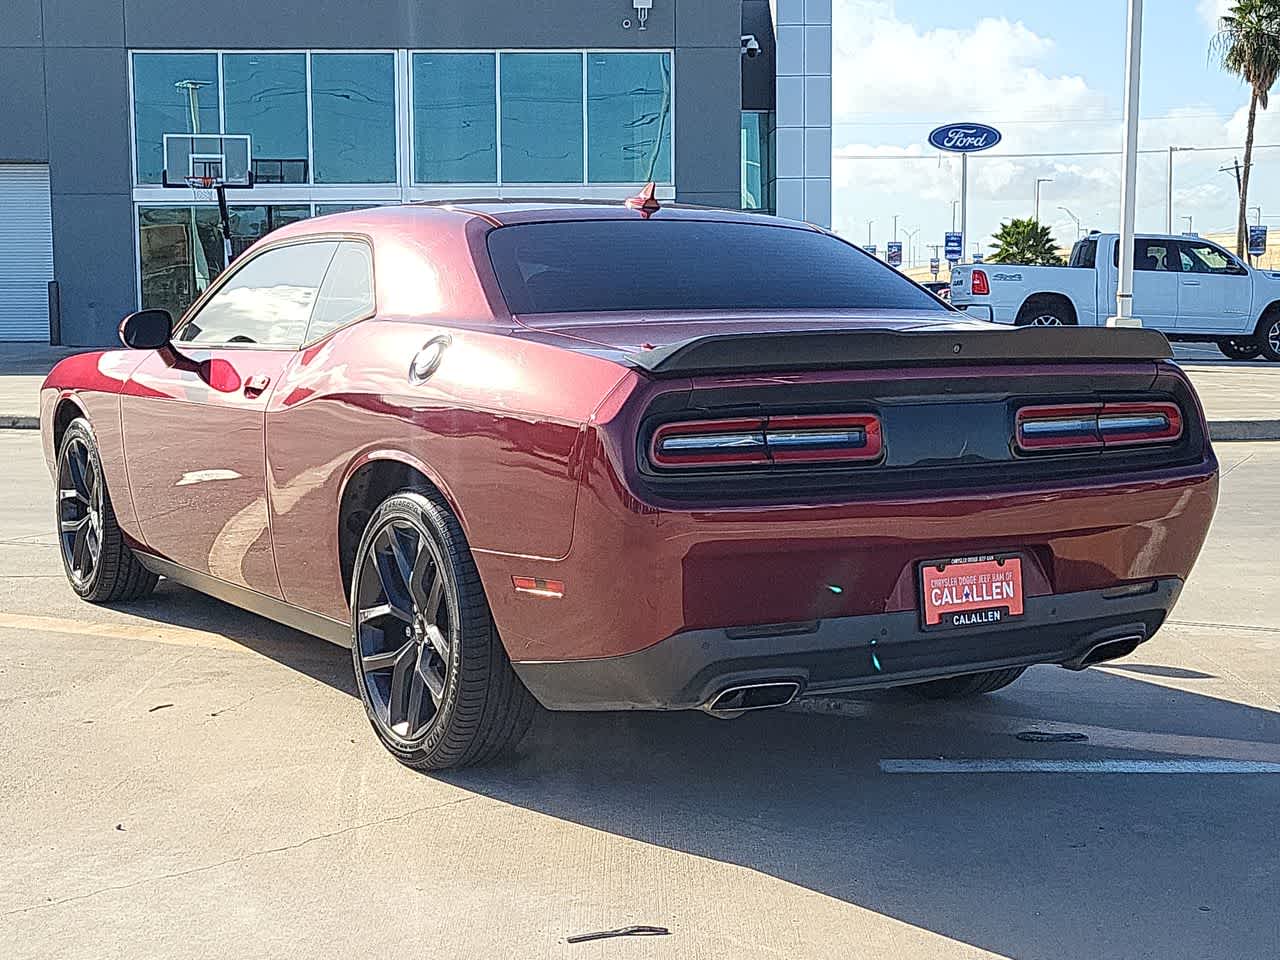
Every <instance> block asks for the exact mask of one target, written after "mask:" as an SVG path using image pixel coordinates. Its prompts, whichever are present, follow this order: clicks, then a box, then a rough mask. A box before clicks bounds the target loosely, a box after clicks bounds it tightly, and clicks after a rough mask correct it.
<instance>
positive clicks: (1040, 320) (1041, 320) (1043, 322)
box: [1031, 313, 1062, 327]
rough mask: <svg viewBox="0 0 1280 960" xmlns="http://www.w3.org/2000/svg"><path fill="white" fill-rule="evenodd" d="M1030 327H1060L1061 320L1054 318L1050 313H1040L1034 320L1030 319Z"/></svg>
mask: <svg viewBox="0 0 1280 960" xmlns="http://www.w3.org/2000/svg"><path fill="white" fill-rule="evenodd" d="M1031 326H1033V327H1060V326H1062V320H1061V319H1059V318H1058V317H1055V316H1054V315H1053V314H1051V313H1042V314H1041V315H1040V316H1038V317H1035V318H1033V319H1032V321H1031Z"/></svg>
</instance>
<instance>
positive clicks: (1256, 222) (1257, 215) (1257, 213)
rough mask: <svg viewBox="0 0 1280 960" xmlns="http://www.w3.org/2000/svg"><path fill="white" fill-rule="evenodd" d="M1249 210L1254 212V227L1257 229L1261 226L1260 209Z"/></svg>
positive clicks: (1252, 208) (1251, 208)
mask: <svg viewBox="0 0 1280 960" xmlns="http://www.w3.org/2000/svg"><path fill="white" fill-rule="evenodd" d="M1249 209H1250V210H1252V211H1253V212H1254V225H1255V226H1259V227H1260V226H1262V208H1261V207H1250V208H1249Z"/></svg>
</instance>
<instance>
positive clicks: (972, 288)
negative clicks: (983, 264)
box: [969, 270, 991, 297]
mask: <svg viewBox="0 0 1280 960" xmlns="http://www.w3.org/2000/svg"><path fill="white" fill-rule="evenodd" d="M969 292H970V293H972V294H973V295H974V296H975V297H985V296H989V295H990V293H991V284H990V283H988V282H987V271H985V270H974V271H973V272H972V273H971V274H969Z"/></svg>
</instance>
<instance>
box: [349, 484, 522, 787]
mask: <svg viewBox="0 0 1280 960" xmlns="http://www.w3.org/2000/svg"><path fill="white" fill-rule="evenodd" d="M351 633H352V643H351V658H352V663H353V666H354V668H355V673H356V686H357V687H358V688H359V690H360V699H361V701H362V702H363V703H364V708H365V713H366V714H367V715H368V717H369V722H370V724H372V726H373V730H374V733H375V734H377V736H378V739H379V740H381V741H382V743H383V746H385V747H386V748H387V750H389V751H390V752H391V754H392V756H394V757H395V758H396V759H397V760H399V761H400V762H401V763H403V764H405V765H406V766H409V767H413V768H414V769H416V770H447V769H452V768H457V767H466V766H471V765H473V764H478V763H484V762H486V761H488V760H492V759H493V758H495V757H497V756H498V755H499V754H501V753H503V752H505V751H507V750H509V749H511V748H513V747H515V746H516V744H518V743H519V741H520V739H521V738H522V737H523V736H524V734H525V732H526V731H527V730H528V728H529V723H530V721H531V720H532V717H533V712H534V706H535V702H534V699H533V697H532V695H531V694H530V693H529V691H528V690H526V689H525V687H524V684H522V683H521V682H520V679H519V677H517V676H516V674H515V671H514V670H513V669H512V668H511V661H510V660H509V659H508V658H507V652H506V650H505V649H504V648H503V646H502V641H501V639H500V638H499V637H498V631H497V629H496V628H495V626H494V623H493V616H492V614H491V613H490V611H489V603H488V601H487V600H486V599H485V594H484V588H483V586H482V585H481V583H480V575H479V573H477V572H476V566H475V561H474V560H473V559H472V556H471V551H470V550H469V549H468V548H467V543H466V539H465V537H464V536H463V533H462V528H461V527H460V526H459V524H458V521H457V518H456V517H454V515H453V513H452V511H450V510H449V508H448V506H447V505H446V504H445V503H444V502H443V501H442V500H441V499H440V498H439V497H438V496H433V495H429V494H422V493H418V492H414V491H408V490H406V491H401V492H400V493H397V494H393V495H392V496H391V497H388V498H387V499H386V500H385V501H383V503H382V505H381V506H380V507H378V509H377V510H375V511H374V513H373V516H372V517H370V519H369V523H368V525H367V526H366V528H365V532H364V536H363V537H361V540H360V545H359V547H358V548H357V550H356V558H355V567H354V569H353V572H352V576H351Z"/></svg>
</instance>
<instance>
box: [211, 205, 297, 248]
mask: <svg viewBox="0 0 1280 960" xmlns="http://www.w3.org/2000/svg"><path fill="white" fill-rule="evenodd" d="M230 214H231V252H232V253H233V254H234V255H235V256H239V255H240V254H242V253H244V251H245V250H247V249H249V247H250V246H252V245H253V243H254V241H256V240H258V239H260V238H262V237H265V236H266V235H267V234H268V233H270V232H271V231H272V230H275V229H277V228H278V227H283V226H284V225H285V224H286V223H295V222H297V221H298V220H306V219H307V218H308V217H310V216H311V205H310V204H308V203H289V204H274V205H272V206H269V207H267V206H254V207H242V206H235V207H231V208H230Z"/></svg>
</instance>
